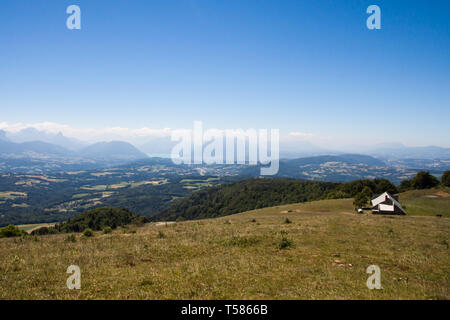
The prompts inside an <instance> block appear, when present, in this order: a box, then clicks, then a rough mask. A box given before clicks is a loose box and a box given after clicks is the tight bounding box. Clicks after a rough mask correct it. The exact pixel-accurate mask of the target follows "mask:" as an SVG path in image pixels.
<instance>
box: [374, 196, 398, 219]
mask: <svg viewBox="0 0 450 320" xmlns="http://www.w3.org/2000/svg"><path fill="white" fill-rule="evenodd" d="M371 203H372V213H374V214H402V215H404V214H406V212H405V210H404V209H403V207H402V206H401V204H400V203H399V202H398V199H397V198H396V197H394V196H391V195H390V194H389V193H387V192H384V193H382V194H380V195H379V196H377V197H375V198H373V199H372V200H371Z"/></svg>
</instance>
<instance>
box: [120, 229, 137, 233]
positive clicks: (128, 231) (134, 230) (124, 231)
mask: <svg viewBox="0 0 450 320" xmlns="http://www.w3.org/2000/svg"><path fill="white" fill-rule="evenodd" d="M122 232H123V233H136V229H123V231H122Z"/></svg>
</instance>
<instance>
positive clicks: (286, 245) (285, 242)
mask: <svg viewBox="0 0 450 320" xmlns="http://www.w3.org/2000/svg"><path fill="white" fill-rule="evenodd" d="M292 246H293V243H292V241H291V240H289V239H288V238H286V237H282V238H281V240H280V242H278V249H280V250H283V249H287V248H290V247H292Z"/></svg>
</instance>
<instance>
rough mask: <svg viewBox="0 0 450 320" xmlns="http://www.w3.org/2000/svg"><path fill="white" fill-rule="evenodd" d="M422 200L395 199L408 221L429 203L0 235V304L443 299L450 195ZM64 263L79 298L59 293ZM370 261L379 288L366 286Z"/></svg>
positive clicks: (346, 202) (345, 203) (295, 208)
mask: <svg viewBox="0 0 450 320" xmlns="http://www.w3.org/2000/svg"><path fill="white" fill-rule="evenodd" d="M423 195H424V194H416V195H415V196H414V195H411V194H410V195H406V196H407V197H406V198H408V197H409V198H408V199H409V200H408V201H404V202H405V203H406V205H405V206H406V207H407V209H406V210H407V212H408V210H416V209H415V208H419V209H420V208H421V206H422V205H423V202H421V200H423V199H425V200H423V201H432V202H433V205H432V207H433V206H437V208H435V207H433V208H435V209H433V210H437V211H432V210H431V209H425V210H426V212H425V215H428V216H409V215H407V216H377V215H372V214H356V213H355V212H354V210H353V206H352V199H343V200H323V201H314V202H309V203H303V204H293V205H286V206H278V207H272V208H265V209H260V210H254V211H249V212H245V213H241V214H235V215H231V216H227V217H222V218H216V219H205V220H196V221H184V222H177V223H173V224H167V225H165V224H161V223H159V224H156V223H149V224H145V225H143V226H140V227H133V226H130V227H129V228H128V231H127V230H123V229H117V230H114V231H113V232H112V233H110V234H102V233H101V232H96V233H95V235H94V236H93V237H90V238H87V237H84V236H82V235H81V234H74V235H75V240H73V239H68V235H67V234H57V235H48V236H39V237H32V236H29V237H26V238H4V239H0V256H1V259H0V299H449V298H450V255H449V244H450V239H449V235H450V219H448V218H446V217H448V205H449V201H450V198H448V197H444V196H442V197H439V198H433V197H431V198H430V197H426V198H423ZM440 199H445V201H440ZM400 200H401V201H402V196H401V197H400ZM437 200H438V204H435V202H436V201H437ZM402 203H403V202H402ZM419 209H417V210H419ZM414 212H416V211H414ZM439 212H442V213H444V217H436V216H435V214H434V213H439ZM432 213H433V214H432ZM130 230H131V231H130ZM134 230H135V231H136V233H133V232H134ZM73 264H74V265H78V266H79V267H80V268H81V290H69V289H67V287H66V279H67V277H68V276H69V274H66V269H67V267H68V266H69V265H73ZM372 264H375V265H378V266H379V267H380V268H381V284H382V289H381V290H369V289H368V288H367V286H366V281H367V278H368V277H369V274H366V268H367V267H368V266H369V265H372Z"/></svg>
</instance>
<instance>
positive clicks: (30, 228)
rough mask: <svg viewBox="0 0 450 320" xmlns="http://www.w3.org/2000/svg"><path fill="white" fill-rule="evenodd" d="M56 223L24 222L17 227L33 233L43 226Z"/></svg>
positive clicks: (51, 225)
mask: <svg viewBox="0 0 450 320" xmlns="http://www.w3.org/2000/svg"><path fill="white" fill-rule="evenodd" d="M54 225H55V224H54V223H36V224H22V225H18V226H17V227H18V228H19V229H20V230H23V231H25V232H27V233H31V232H32V231H33V230H36V229H39V228H42V227H53V226H54Z"/></svg>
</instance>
